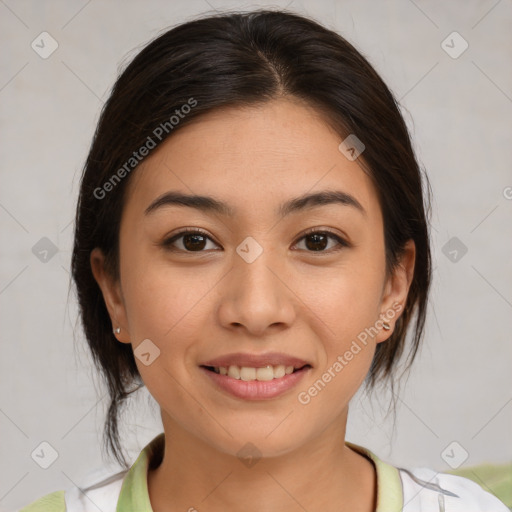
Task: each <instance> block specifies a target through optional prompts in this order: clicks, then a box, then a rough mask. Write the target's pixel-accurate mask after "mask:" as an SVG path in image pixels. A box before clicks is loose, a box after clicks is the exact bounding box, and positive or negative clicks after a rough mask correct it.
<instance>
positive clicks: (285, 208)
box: [144, 190, 366, 218]
mask: <svg viewBox="0 0 512 512" xmlns="http://www.w3.org/2000/svg"><path fill="white" fill-rule="evenodd" d="M328 204H341V205H344V206H350V207H352V208H354V209H356V210H358V211H359V212H360V213H361V214H363V215H366V210H365V209H364V208H363V206H362V205H361V203H360V202H359V201H358V200H357V199H356V198H355V197H354V196H352V195H350V194H347V193H346V192H342V191H341V190H323V191H320V192H315V193H313V194H304V195H302V196H299V197H295V198H293V199H290V200H288V201H286V202H285V203H283V204H281V205H280V206H279V208H278V209H277V214H278V216H279V217H281V218H283V217H286V216H287V215H290V214H291V213H296V212H299V211H303V210H307V209H311V208H315V207H318V206H323V205H328ZM164 206H186V207H189V208H195V209H197V210H200V211H203V212H207V213H208V212H212V213H219V214H221V215H225V216H227V217H234V216H235V214H236V211H235V210H234V209H233V208H232V207H231V206H229V205H228V204H227V203H224V202H222V201H219V200H218V199H215V198H213V197H211V196H201V195H188V194H183V193H181V192H174V191H171V192H166V193H165V194H162V195H161V196H159V197H157V198H156V199H155V200H154V201H153V202H152V203H151V204H150V205H149V206H148V207H147V208H146V210H145V212H144V214H145V215H149V214H151V213H153V212H155V211H156V210H158V209H160V208H162V207H164Z"/></svg>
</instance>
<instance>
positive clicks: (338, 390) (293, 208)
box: [26, 11, 507, 512]
mask: <svg viewBox="0 0 512 512" xmlns="http://www.w3.org/2000/svg"><path fill="white" fill-rule="evenodd" d="M427 191H428V182H427V181H425V184H423V182H422V175H421V172H420V169H419V166H418V163H417V161H416V159H415V155H414V153H413V150H412V147H411V141H410V138H409V134H408V132H407V129H406V126H405V123H404V121H403V118H402V116H401V114H400V112H399V109H398V107H397V104H396V102H395V100H394V98H393V95H392V94H391V92H390V91H389V89H388V88H387V87H386V85H385V84H384V83H383V81H382V80H381V78H380V77H379V76H378V74H377V73H376V72H375V70H374V69H373V68H372V67H371V65H370V64H369V63H368V62H367V61H366V60H365V59H364V58H363V57H362V56H361V54H360V53H359V52H358V51H357V50H356V49H355V48H353V47H352V46H351V45H350V44H349V43H348V42H347V41H346V40H344V39H343V38H342V37H341V36H339V35H338V34H336V33H334V32H332V31H330V30H327V29H326V28H324V27H322V26H320V25H319V24H317V23H316V22H314V21H312V20H309V19H306V18H303V17H300V16H298V15H295V14H290V13H286V12H282V11H274V12H271V11H254V12H251V13H245V14H225V15H219V16H214V17H211V16H210V17H206V18H203V19H198V20H195V21H191V22H188V23H185V24H183V25H180V26H178V27H176V28H174V29H172V30H169V31H168V32H166V33H164V34H163V35H161V36H160V37H158V38H157V39H155V40H154V41H153V42H151V43H150V44H149V45H148V46H147V47H146V48H144V49H143V50H142V51H141V52H140V53H139V54H138V55H137V56H136V57H135V59H134V60H133V61H132V62H131V63H130V65H129V66H128V67H127V68H126V70H125V71H124V72H123V73H122V74H121V76H120V77H119V79H118V80H117V82H116V84H115V87H114V89H113V91H112V94H111V96H110V98H109V100H108V101H107V103H106V104H105V107H104V110H103V112H102V116H101V119H100V121H99V124H98V128H97V131H96V134H95V137H94V141H93V144H92V147H91V150H90V153H89V156H88V159H87V163H86V166H85V170H84V174H83V177H82V182H81V190H80V197H79V202H78V207H77V217H76V230H75V245H74V251H73V261H72V272H73V278H74V281H75V283H76V286H77V291H78V299H79V305H80V310H81V317H82V323H83V326H84V330H85V334H86V337H87V341H88V343H89V346H90V348H91V351H92V354H93V356H94V358H95V361H96V363H97V364H98V366H99V368H100V370H101V371H102V373H103V375H104V377H105V380H106V383H107V384H108V389H109V393H110V398H111V404H110V408H109V413H108V418H107V424H106V428H105V439H106V441H107V443H108V448H109V449H110V450H111V452H112V453H113V454H114V455H115V456H116V458H117V459H118V460H119V461H120V462H121V463H122V464H123V465H124V466H125V467H126V468H127V470H126V471H123V472H121V473H119V474H118V475H113V476H111V477H109V478H107V479H104V480H102V481H99V482H95V483H94V484H93V485H91V486H89V487H88V488H85V489H82V490H79V489H76V488H75V489H74V490H68V491H58V492H56V493H53V494H51V495H48V496H45V497H43V498H42V499H41V500H39V501H38V502H35V503H34V504H33V505H31V507H32V508H31V507H27V508H26V510H52V511H58V510H68V511H70V512H78V511H85V510H90V509H91V507H92V505H91V503H93V504H94V505H95V508H98V509H100V510H102V511H104V512H107V511H114V510H118V511H132V510H137V511H150V510H153V511H155V512H163V511H177V510H189V511H194V510H199V511H201V510H208V511H226V510H229V511H235V510H245V511H253V510H254V511H256V510H258V511H263V510H268V511H278V510H279V511H292V510H293V511H295V510H307V511H308V512H314V511H320V510H322V511H324V512H325V511H340V510H347V511H351V512H370V511H378V512H395V511H396V512H398V511H402V510H403V511H407V512H412V511H429V512H431V511H438V510H439V511H459V510H460V511H462V510H464V511H465V512H470V511H475V512H476V511H484V510H485V511H491V510H492V511H496V512H500V511H503V512H505V511H506V510H507V508H506V507H505V506H504V505H503V504H502V503H501V502H499V500H497V499H496V498H495V497H494V496H492V495H491V494H489V493H487V492H485V491H484V490H483V489H482V488H480V487H479V486H478V485H477V484H475V483H473V482H471V481H470V480H467V479H465V478H462V477H456V476H452V475H446V474H438V473H437V472H435V471H433V470H429V469H424V468H423V469H416V470H413V471H407V470H404V469H399V468H395V467H393V466H391V465H390V464H387V463H386V462H384V461H382V460H381V459H380V458H379V457H378V456H377V455H375V454H374V453H372V452H371V451H370V450H368V449H366V448H364V447H362V446H358V445H354V444H352V443H349V442H346V441H345V430H346V422H347V415H348V405H349V402H350V400H351V398H352V397H353V396H354V394H355V393H356V391H357V390H358V388H359V387H360V386H361V384H362V383H363V382H365V383H366V385H367V386H368V387H370V388H372V387H374V386H375V385H376V383H378V382H381V381H382V382H386V380H387V381H388V382H389V384H390V385H392V384H393V380H394V379H395V378H396V377H395V369H396V367H397V364H398V361H399V359H400V357H401V356H402V355H404V354H406V353H407V354H408V363H409V365H410V363H412V360H413V359H414V356H415V354H416V352H417V349H418V347H419V344H420V341H421V339H422V335H423V328H424V322H425V314H426V306H427V300H428V291H429V285H430V276H431V262H430V248H429V235H428V226H427V215H426V213H427V210H428V196H427V193H426V192H427ZM408 333H410V334H411V336H410V338H411V342H410V346H406V343H405V340H406V334H408ZM141 386H146V387H147V388H148V390H149V392H150V393H151V395H152V396H153V397H154V398H155V400H156V401H157V402H158V404H159V406H160V411H161V417H162V423H163V427H164V432H163V433H162V434H160V435H159V436H157V437H156V438H155V439H153V441H151V443H149V444H148V445H147V446H146V447H145V448H144V450H143V451H142V452H141V454H140V455H139V457H138V459H137V460H136V462H135V463H134V464H133V465H132V466H131V467H130V468H129V469H128V465H127V464H126V461H125V460H124V458H123V456H122V448H121V446H120V442H119V439H118V424H117V413H118V409H119V407H120V405H122V403H123V401H124V400H125V399H126V398H127V397H128V396H129V395H130V394H131V393H132V392H134V391H135V390H137V389H139V388H140V387H141ZM66 507H67V508H66Z"/></svg>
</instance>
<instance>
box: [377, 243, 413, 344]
mask: <svg viewBox="0 0 512 512" xmlns="http://www.w3.org/2000/svg"><path fill="white" fill-rule="evenodd" d="M415 261H416V245H415V244H414V241H413V240H408V241H407V242H406V244H405V246H404V249H403V252H402V254H401V256H400V259H399V261H398V263H397V265H396V266H395V268H394V269H393V271H392V273H391V275H390V276H388V278H387V280H386V283H385V285H384V291H383V294H382V299H381V307H380V318H381V319H382V321H384V322H387V323H388V324H389V326H390V329H389V330H385V329H380V330H379V333H378V334H377V336H376V337H375V341H376V343H381V342H382V341H386V340H387V339H388V338H389V337H390V336H391V335H392V334H393V330H394V328H395V325H396V321H397V320H398V318H399V317H400V315H401V314H402V312H403V310H404V307H405V303H406V301H407V295H408V293H409V288H410V286H411V282H412V278H413V276H414V263H415Z"/></svg>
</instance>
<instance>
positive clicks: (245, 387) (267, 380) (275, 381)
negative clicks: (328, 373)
mask: <svg viewBox="0 0 512 512" xmlns="http://www.w3.org/2000/svg"><path fill="white" fill-rule="evenodd" d="M200 368H201V370H202V371H203V372H204V373H205V374H206V375H207V376H208V377H209V378H210V379H211V380H212V381H213V382H214V384H215V385H216V387H218V388H220V389H221V390H222V391H224V392H227V393H228V394H230V395H232V396H235V397H237V398H243V399H246V400H264V399H269V398H275V397H277V396H280V395H281V394H283V393H285V392H286V391H288V390H290V389H291V388H293V387H295V386H296V385H297V384H298V382H299V381H300V380H301V379H302V378H303V377H304V375H305V374H306V373H307V372H308V371H309V370H310V369H311V366H310V365H309V364H306V365H304V366H302V367H300V368H295V367H294V366H291V365H290V366H284V365H275V366H273V365H266V366H265V367H259V368H254V367H247V366H241V367H240V366H236V365H230V366H229V367H226V366H219V367H216V366H200Z"/></svg>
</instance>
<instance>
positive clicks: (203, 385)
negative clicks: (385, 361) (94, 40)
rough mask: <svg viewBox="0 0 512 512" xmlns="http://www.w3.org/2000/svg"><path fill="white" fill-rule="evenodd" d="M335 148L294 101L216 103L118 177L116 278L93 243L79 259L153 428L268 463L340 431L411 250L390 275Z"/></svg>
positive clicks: (372, 197) (370, 197)
mask: <svg viewBox="0 0 512 512" xmlns="http://www.w3.org/2000/svg"><path fill="white" fill-rule="evenodd" d="M341 142H342V138H341V137H340V136H339V135H337V134H336V133H335V132H334V131H332V130H331V129H330V128H329V127H328V126H327V124H326V123H325V122H324V120H323V119H322V118H321V117H319V116H318V115H317V113H316V112H315V111H314V110H313V109H312V108H310V107H308V106H306V105H304V104H302V103H299V102H297V101H292V100H279V101H272V102H268V103H266V104H264V105H260V106H257V107H252V108H247V109H238V108H233V109H227V110H222V111H219V110H218V111H216V112H213V113H210V114H207V115H204V116H202V117H200V118H198V120H197V121H195V122H194V123H192V124H190V125H188V126H186V127H184V128H182V129H181V130H180V131H178V132H176V133H175V134H174V135H173V136H172V137H170V138H169V139H167V141H166V142H165V143H163V144H162V145H161V146H160V147H159V148H157V149H156V150H155V151H154V152H153V153H152V154H151V155H150V156H149V157H148V158H146V160H145V161H144V163H143V164H142V165H141V166H139V168H138V169H137V170H136V171H135V173H134V175H133V176H132V177H131V178H130V179H131V181H130V183H129V185H128V188H127V193H126V200H125V207H124V210H123V215H122V220H121V227H120V279H119V281H113V280H112V279H111V278H110V277H109V276H108V275H107V274H106V273H105V271H104V269H103V257H102V254H101V252H100V251H99V250H95V251H93V253H92V254H91V264H92V268H93V272H94V275H95V277H96V279H97V281H98V283H99V284H100V286H101V288H102V291H103V295H104V298H105V302H106V304H107V307H108V310H109V313H110V316H111V319H112V324H113V326H114V327H117V326H120V327H121V333H120V334H118V335H117V338H118V340H119V341H120V342H122V343H131V345H132V347H133V350H134V351H135V354H136V356H138V357H136V358H135V359H136V362H137V366H138V369H139V371H140V374H141V376H142V379H143V380H144V382H145V384H146V386H147V388H148V390H149V392H150V393H151V394H152V395H153V397H154V398H155V399H156V401H157V402H158V403H159V405H160V408H161V413H162V420H163V422H164V427H168V428H170V429H181V431H183V432H187V433H188V434H189V435H190V436H193V437H195V438H197V439H198V440H201V441H203V442H205V443H207V444H208V445H209V446H211V447H213V448H215V449H217V450H220V451H222V452H225V453H230V454H236V453H237V452H238V450H240V447H241V446H243V445H244V444H245V443H247V442H249V441H250V442H252V443H253V444H255V445H256V446H257V447H258V449H259V450H260V452H262V454H263V455H267V456H272V455H278V454H283V453H287V452H289V451H291V450H294V449H297V448H299V447H301V446H303V445H304V444H305V443H307V442H308V441H310V440H312V439H314V438H315V437H317V436H318V435H319V434H320V433H321V432H324V431H325V430H326V429H327V428H328V427H336V426H338V427H339V428H342V429H344V427H345V421H346V415H347V410H348V403H349V401H350V399H351V398H352V396H353V395H354V394H355V392H356V391H357V389H358V388H359V386H360V385H361V383H362V382H363V380H364V378H365V376H366V374H367V372H368V370H369V367H370V363H371V361H372V357H373V355H374V351H375V347H376V344H377V343H382V342H384V343H385V342H386V339H387V338H389V336H390V335H391V333H392V332H393V326H394V324H395V322H396V319H397V318H398V316H399V314H400V308H401V306H402V305H403V304H405V299H406V296H407V292H408V288H409V284H410V281H411V278H412V272H413V264H414V245H413V244H412V242H411V243H409V244H408V245H407V246H406V251H405V253H404V258H403V260H402V265H401V266H399V267H398V268H397V269H396V270H395V271H394V273H393V274H391V275H386V270H385V268H386V261H385V251H384V228H383V219H382V214H381V209H380V206H379V202H378V199H377V194H376V191H375V189H374V186H373V184H372V182H371V180H370V178H369V177H368V176H367V174H366V173H365V172H364V171H363V170H362V169H361V168H360V166H359V164H358V162H357V160H355V161H350V160H348V159H347V158H346V157H345V156H344V154H343V153H342V152H340V150H339V149H338V146H339V145H340V143H341ZM171 193H173V194H182V195H185V196H191V195H197V196H207V197H209V198H211V200H209V201H207V200H204V201H196V202H195V206H194V204H192V203H190V202H189V203H188V204H185V203H187V201H185V200H183V199H182V200H181V203H180V202H176V195H174V196H171ZM317 194H328V195H327V196H326V197H327V200H326V198H325V197H324V201H319V200H318V198H321V196H318V195H317ZM329 194H330V195H329ZM309 195H312V196H315V195H317V196H316V197H317V199H316V200H315V197H312V198H310V199H309V200H305V199H304V198H305V197H306V196H309ZM297 198H300V199H299V200H297ZM302 199H304V200H302ZM321 203H322V204H321ZM184 230H187V232H185V233H184ZM382 320H384V321H387V322H388V323H389V325H390V326H391V329H390V330H385V329H383V328H382ZM230 366H232V367H234V368H231V369H228V368H229V367H230ZM287 366H288V367H293V371H292V370H290V369H288V370H287V369H286V367H287ZM206 367H209V369H207V368H206ZM212 367H213V368H212ZM281 367H284V368H281ZM223 368H226V371H228V375H224V373H225V370H224V369H223ZM212 369H213V371H212ZM237 369H238V370H239V371H240V373H241V378H240V379H238V378H236V377H237ZM290 371H292V373H286V372H290ZM217 372H219V373H217ZM283 373H284V374H285V375H284V376H283V375H282V374H283ZM255 378H256V379H257V380H254V379H255ZM260 378H261V380H260ZM267 379H270V380H267ZM292 413H293V414H292ZM270 434H271V435H270Z"/></svg>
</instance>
